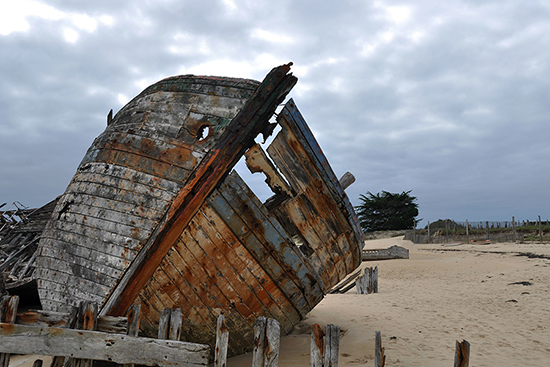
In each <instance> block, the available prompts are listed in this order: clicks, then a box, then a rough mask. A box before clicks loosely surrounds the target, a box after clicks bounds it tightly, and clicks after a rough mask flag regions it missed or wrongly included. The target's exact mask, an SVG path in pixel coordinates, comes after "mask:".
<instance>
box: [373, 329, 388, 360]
mask: <svg viewBox="0 0 550 367" xmlns="http://www.w3.org/2000/svg"><path fill="white" fill-rule="evenodd" d="M385 365H386V356H385V354H384V348H383V347H382V334H381V333H380V331H376V333H375V340H374V367H384V366H385Z"/></svg>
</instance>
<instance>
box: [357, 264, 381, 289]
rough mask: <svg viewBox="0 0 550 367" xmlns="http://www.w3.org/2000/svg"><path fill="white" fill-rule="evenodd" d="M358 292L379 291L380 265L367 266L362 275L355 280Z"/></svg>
mask: <svg viewBox="0 0 550 367" xmlns="http://www.w3.org/2000/svg"><path fill="white" fill-rule="evenodd" d="M355 286H356V288H357V294H372V293H378V266H376V267H374V268H365V269H364V273H363V275H362V276H360V277H358V278H357V279H356V280H355Z"/></svg>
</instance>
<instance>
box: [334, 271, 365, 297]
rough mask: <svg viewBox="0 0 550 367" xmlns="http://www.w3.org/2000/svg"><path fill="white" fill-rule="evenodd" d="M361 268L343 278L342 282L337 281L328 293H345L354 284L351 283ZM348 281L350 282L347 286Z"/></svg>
mask: <svg viewBox="0 0 550 367" xmlns="http://www.w3.org/2000/svg"><path fill="white" fill-rule="evenodd" d="M361 271H362V270H357V271H356V272H355V273H353V274H351V275H349V276H348V277H347V278H346V279H344V280H343V281H342V282H340V283H338V285H336V286H335V287H334V288H332V289H331V290H330V292H329V293H330V294H333V293H346V292H347V291H349V290H350V289H351V288H353V287H354V286H355V283H352V282H353V281H354V280H355V279H357V277H358V276H359V275H360V274H361ZM350 283H352V284H351V285H350V286H349V288H348V287H347V286H348V285H349V284H350Z"/></svg>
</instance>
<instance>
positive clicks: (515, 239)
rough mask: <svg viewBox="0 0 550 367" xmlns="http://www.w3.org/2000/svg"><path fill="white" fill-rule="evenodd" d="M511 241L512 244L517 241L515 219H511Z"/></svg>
mask: <svg viewBox="0 0 550 367" xmlns="http://www.w3.org/2000/svg"><path fill="white" fill-rule="evenodd" d="M512 236H513V237H512V239H513V240H514V242H516V241H517V237H516V218H514V217H512Z"/></svg>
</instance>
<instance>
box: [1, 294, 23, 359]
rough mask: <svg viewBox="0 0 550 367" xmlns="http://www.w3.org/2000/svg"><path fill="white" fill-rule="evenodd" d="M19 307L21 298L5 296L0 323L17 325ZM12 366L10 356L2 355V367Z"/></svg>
mask: <svg viewBox="0 0 550 367" xmlns="http://www.w3.org/2000/svg"><path fill="white" fill-rule="evenodd" d="M18 306H19V296H13V297H12V296H3V297H2V304H1V305H0V322H2V323H5V324H13V323H15V317H16V316H17V307H18ZM9 364H10V354H9V353H0V367H8V366H9Z"/></svg>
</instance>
